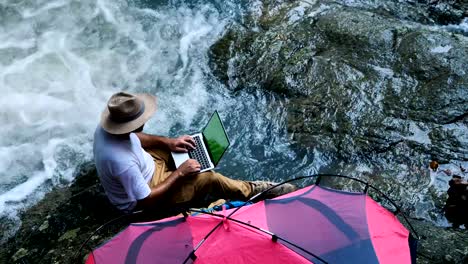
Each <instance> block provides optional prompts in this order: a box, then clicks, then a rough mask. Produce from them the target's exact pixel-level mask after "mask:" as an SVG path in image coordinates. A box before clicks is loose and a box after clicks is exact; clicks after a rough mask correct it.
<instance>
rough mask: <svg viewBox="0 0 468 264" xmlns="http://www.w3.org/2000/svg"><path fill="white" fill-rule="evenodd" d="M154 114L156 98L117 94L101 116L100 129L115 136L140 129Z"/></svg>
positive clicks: (110, 100) (147, 95)
mask: <svg viewBox="0 0 468 264" xmlns="http://www.w3.org/2000/svg"><path fill="white" fill-rule="evenodd" d="M154 112H156V96H153V95H151V94H129V93H125V92H119V93H116V94H114V95H112V96H111V98H110V99H109V101H108V102H107V108H106V109H105V110H104V111H103V112H102V114H101V126H102V128H103V129H104V130H105V131H107V132H109V133H111V134H115V135H121V134H127V133H130V132H132V131H134V130H136V129H137V128H139V127H141V126H142V125H144V124H145V123H146V121H148V120H149V119H150V118H151V116H152V115H153V114H154Z"/></svg>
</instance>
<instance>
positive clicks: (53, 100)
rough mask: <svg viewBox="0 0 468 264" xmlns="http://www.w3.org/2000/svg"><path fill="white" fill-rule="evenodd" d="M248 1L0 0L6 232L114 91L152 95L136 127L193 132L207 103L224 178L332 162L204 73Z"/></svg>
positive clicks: (257, 100)
mask: <svg viewBox="0 0 468 264" xmlns="http://www.w3.org/2000/svg"><path fill="white" fill-rule="evenodd" d="M258 6H259V4H258V3H252V2H250V3H248V5H246V4H245V3H244V4H242V2H239V1H221V0H219V1H201V2H196V1H186V2H183V1H138V2H136V1H123V0H80V1H78V0H56V1H46V0H37V1H14V0H0V90H1V91H2V96H1V97H0V105H1V106H2V110H1V112H0V122H1V124H2V128H1V129H0V217H7V218H10V219H13V220H14V221H15V222H16V223H17V224H16V225H15V226H14V227H13V228H12V230H11V232H10V235H11V233H13V232H14V231H15V230H14V229H16V228H18V227H19V212H20V211H21V210H23V209H25V208H27V207H28V206H31V205H33V204H34V203H35V202H37V201H38V200H39V199H40V198H41V197H43V195H44V194H45V193H47V192H48V191H50V190H51V189H52V188H53V187H55V186H66V185H67V184H70V183H71V182H72V181H73V179H74V177H75V175H76V174H77V173H78V172H79V170H80V165H82V164H85V163H87V162H89V161H91V160H92V135H93V132H94V129H95V128H96V126H97V124H98V122H99V117H100V113H101V111H102V110H103V108H104V106H105V104H106V101H107V99H108V98H109V96H110V95H111V94H113V93H115V92H117V91H120V90H125V91H129V92H148V93H152V94H155V95H156V96H157V97H158V111H157V113H156V115H155V116H154V117H153V118H152V119H151V120H150V121H149V122H148V124H147V126H145V131H146V132H149V133H155V134H159V135H169V136H177V135H181V134H190V133H193V132H195V131H198V130H199V129H201V128H202V127H203V126H204V124H205V123H206V122H207V120H208V118H209V116H210V115H211V113H212V112H213V111H214V110H215V109H217V110H218V111H219V112H220V114H221V117H222V119H223V120H224V122H225V125H226V129H227V131H228V135H229V137H230V139H231V143H232V145H231V147H230V149H229V150H228V152H227V153H226V154H225V156H224V157H223V159H222V161H221V163H220V165H219V168H218V170H220V171H221V172H223V173H224V174H226V175H229V176H231V177H234V178H242V179H269V180H275V181H281V180H283V179H286V178H290V177H294V176H300V175H306V174H312V173H315V172H318V171H319V170H321V169H323V168H328V169H330V166H333V164H334V163H336V162H337V161H334V160H333V159H332V158H330V157H326V156H323V155H322V154H321V153H320V152H319V151H317V150H315V149H309V150H303V151H298V150H297V149H296V150H293V146H292V145H291V143H290V140H289V139H290V137H291V135H288V133H287V131H286V122H287V121H286V115H287V112H286V106H285V101H284V100H285V99H282V98H279V97H277V96H276V95H274V94H271V93H268V92H263V91H240V92H235V93H233V92H229V90H228V89H226V87H224V85H223V84H221V83H220V82H218V81H217V80H216V79H215V78H214V77H213V76H212V74H211V72H210V69H209V67H208V62H209V58H208V49H209V47H210V46H211V45H212V44H213V43H214V42H215V41H216V40H217V39H218V38H220V37H221V36H222V33H223V32H224V30H225V29H226V26H227V25H228V24H229V23H231V22H233V21H236V20H239V19H241V15H242V14H243V12H244V11H245V8H250V9H256V8H257V7H258ZM464 23H465V24H466V21H464ZM465 24H464V25H465ZM447 29H448V30H465V29H463V28H462V29H460V27H457V26H455V25H454V26H447ZM463 32H465V31H463Z"/></svg>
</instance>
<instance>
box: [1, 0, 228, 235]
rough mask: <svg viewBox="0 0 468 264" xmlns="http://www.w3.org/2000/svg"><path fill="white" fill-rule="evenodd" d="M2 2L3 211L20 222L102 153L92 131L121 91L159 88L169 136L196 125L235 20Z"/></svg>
mask: <svg viewBox="0 0 468 264" xmlns="http://www.w3.org/2000/svg"><path fill="white" fill-rule="evenodd" d="M0 7H1V8H0V13H2V12H5V14H0V15H2V18H3V20H2V21H1V23H0V43H1V44H0V55H8V56H0V89H1V90H2V94H3V96H2V97H1V98H0V104H1V105H2V112H1V113H0V122H1V123H2V124H3V128H2V130H1V131H0V158H1V159H0V216H7V217H9V218H12V219H14V220H15V221H17V220H18V218H17V212H18V210H20V209H21V208H24V207H25V206H26V207H27V206H30V205H31V204H33V203H35V202H36V201H37V200H38V199H40V198H41V197H42V196H43V195H44V193H45V192H47V191H48V190H50V189H51V188H52V187H53V186H57V185H67V184H69V183H70V182H71V181H72V180H73V179H74V176H75V173H76V170H77V168H78V167H79V165H80V164H82V163H84V162H86V161H89V160H91V159H92V156H91V153H92V151H91V150H92V134H93V131H94V128H95V127H96V125H97V123H98V121H99V115H100V112H101V111H102V109H103V107H104V106H105V103H106V101H107V98H108V97H109V96H110V95H111V94H112V93H114V92H116V91H119V90H127V91H131V92H150V93H153V94H157V96H158V98H159V111H158V114H157V115H156V118H155V119H154V121H153V120H152V121H151V122H150V123H149V124H148V130H149V131H151V132H157V133H161V134H165V133H168V132H169V130H170V128H171V127H172V126H173V125H174V124H176V123H180V124H182V125H183V126H182V127H190V126H191V125H192V121H193V119H194V116H195V114H196V113H197V111H198V109H199V108H200V107H201V106H203V105H205V104H206V103H207V100H208V96H209V94H208V93H207V92H206V85H205V83H204V82H205V80H204V75H205V72H206V67H207V66H206V65H207V63H206V61H207V58H206V51H207V49H208V47H209V46H210V45H211V43H212V42H214V40H215V39H216V38H217V37H219V35H220V34H221V32H222V30H223V29H224V25H225V21H224V20H223V19H225V18H223V17H221V16H220V15H219V13H218V11H217V10H216V9H214V8H213V7H212V6H209V5H203V6H201V7H200V8H193V9H192V8H188V7H186V6H185V5H184V4H180V5H178V6H177V7H176V8H174V7H168V6H167V7H164V6H162V7H161V9H160V10H152V9H147V8H141V7H138V6H135V5H134V4H132V3H129V2H126V1H108V0H98V1H91V0H85V1H79V2H78V1H72V0H59V1H53V2H48V1H34V3H30V2H21V3H16V1H4V2H3V3H1V4H0ZM174 75H175V76H176V78H174ZM162 124H164V125H162ZM18 224H19V223H18ZM4 235H5V234H4ZM4 239H5V238H2V240H4Z"/></svg>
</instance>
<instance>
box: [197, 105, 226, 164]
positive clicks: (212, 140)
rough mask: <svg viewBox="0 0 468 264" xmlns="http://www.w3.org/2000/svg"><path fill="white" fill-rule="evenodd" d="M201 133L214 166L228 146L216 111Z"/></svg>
mask: <svg viewBox="0 0 468 264" xmlns="http://www.w3.org/2000/svg"><path fill="white" fill-rule="evenodd" d="M202 133H203V137H204V139H205V144H206V145H207V148H208V152H209V153H210V155H211V161H213V164H214V165H215V166H216V165H217V164H218V162H219V160H220V159H221V157H222V156H223V154H224V152H225V151H226V149H227V148H228V147H229V139H228V137H227V134H226V131H225V130H224V126H223V123H222V122H221V118H219V115H218V111H215V112H214V113H213V115H212V116H211V118H210V121H209V122H208V124H207V125H206V127H205V128H204V129H203V132H202Z"/></svg>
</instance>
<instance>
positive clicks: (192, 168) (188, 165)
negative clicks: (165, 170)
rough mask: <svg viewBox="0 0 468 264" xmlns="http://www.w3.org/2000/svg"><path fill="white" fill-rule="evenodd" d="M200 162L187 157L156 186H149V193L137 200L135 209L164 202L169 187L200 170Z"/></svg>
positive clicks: (150, 206) (146, 207)
mask: <svg viewBox="0 0 468 264" xmlns="http://www.w3.org/2000/svg"><path fill="white" fill-rule="evenodd" d="M200 168H201V166H200V164H199V163H198V162H197V161H196V160H194V159H189V160H187V161H185V162H184V163H182V165H180V167H179V168H178V169H177V170H175V171H173V172H172V173H171V175H169V177H167V178H166V179H165V180H164V181H163V182H161V183H159V184H158V185H157V186H155V187H153V188H151V192H150V194H149V195H148V196H147V197H145V198H144V199H141V200H138V201H137V209H148V208H152V207H153V208H154V207H155V205H157V204H158V203H161V202H164V198H165V196H167V194H168V193H169V190H170V188H171V187H173V186H174V185H176V184H177V182H178V181H179V180H180V179H182V178H184V177H187V176H190V175H191V174H193V173H196V172H199V171H200Z"/></svg>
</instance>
